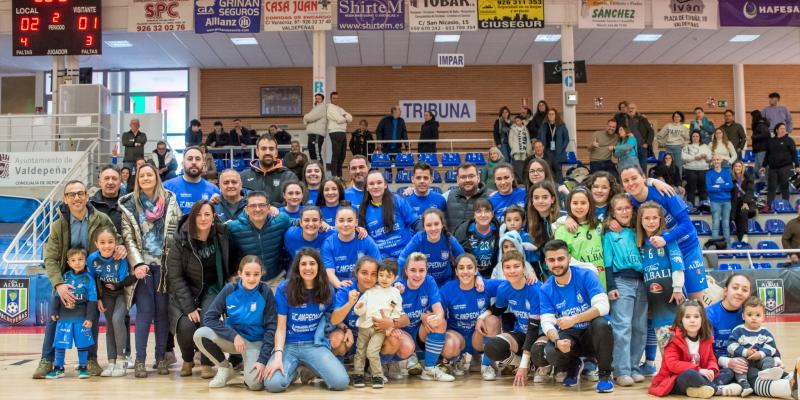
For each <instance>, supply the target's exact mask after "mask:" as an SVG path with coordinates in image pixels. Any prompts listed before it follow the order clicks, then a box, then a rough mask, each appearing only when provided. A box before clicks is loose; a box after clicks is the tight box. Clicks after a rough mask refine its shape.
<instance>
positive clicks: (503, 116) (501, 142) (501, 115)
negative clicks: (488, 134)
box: [492, 106, 514, 160]
mask: <svg viewBox="0 0 800 400" xmlns="http://www.w3.org/2000/svg"><path fill="white" fill-rule="evenodd" d="M513 123H514V122H513V121H512V120H511V110H509V109H508V107H506V106H503V107H500V112H498V114H497V119H496V120H494V127H493V128H492V136H493V137H494V145H495V146H497V147H499V148H500V151H501V152H503V158H504V159H506V160H510V159H511V155H510V154H509V153H510V152H511V148H510V147H509V146H508V131H510V130H511V124H513Z"/></svg>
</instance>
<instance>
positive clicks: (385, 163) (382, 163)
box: [371, 153, 392, 168]
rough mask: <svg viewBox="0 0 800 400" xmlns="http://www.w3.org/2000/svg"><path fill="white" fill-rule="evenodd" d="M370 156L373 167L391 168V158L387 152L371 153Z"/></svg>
mask: <svg viewBox="0 0 800 400" xmlns="http://www.w3.org/2000/svg"><path fill="white" fill-rule="evenodd" d="M371 157H372V162H371V164H372V167H373V168H391V166H392V160H391V159H390V158H389V155H388V154H384V153H381V154H373V155H372V156H371Z"/></svg>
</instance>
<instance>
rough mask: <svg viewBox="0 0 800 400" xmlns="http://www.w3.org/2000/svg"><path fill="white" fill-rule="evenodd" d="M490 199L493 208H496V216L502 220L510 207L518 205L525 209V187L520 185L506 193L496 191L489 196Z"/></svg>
mask: <svg viewBox="0 0 800 400" xmlns="http://www.w3.org/2000/svg"><path fill="white" fill-rule="evenodd" d="M489 201H490V202H491V203H492V208H494V216H495V218H497V220H498V221H502V220H503V216H504V215H506V209H507V208H508V207H511V206H514V205H517V206H520V207H522V209H523V210H525V188H521V187H518V188H516V189H514V190H512V191H511V193H509V194H506V195H503V194H500V192H495V193H494V194H493V195H491V196H489Z"/></svg>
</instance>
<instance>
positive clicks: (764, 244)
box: [757, 240, 783, 258]
mask: <svg viewBox="0 0 800 400" xmlns="http://www.w3.org/2000/svg"><path fill="white" fill-rule="evenodd" d="M757 248H758V249H759V250H779V249H780V246H778V244H777V243H775V242H773V241H772V240H762V241H760V242H758V247H757ZM760 256H761V257H764V258H779V257H783V253H764V254H761V255H760Z"/></svg>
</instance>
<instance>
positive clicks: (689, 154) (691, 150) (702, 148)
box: [681, 144, 711, 171]
mask: <svg viewBox="0 0 800 400" xmlns="http://www.w3.org/2000/svg"><path fill="white" fill-rule="evenodd" d="M700 154H705V156H706V158H705V159H701V160H695V157H697V156H698V155H700ZM681 158H682V159H683V168H684V169H690V170H692V171H706V170H708V163H709V162H710V161H711V149H710V148H708V145H705V144H700V145H697V144H688V145H686V146H684V147H683V151H682V152H681Z"/></svg>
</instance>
